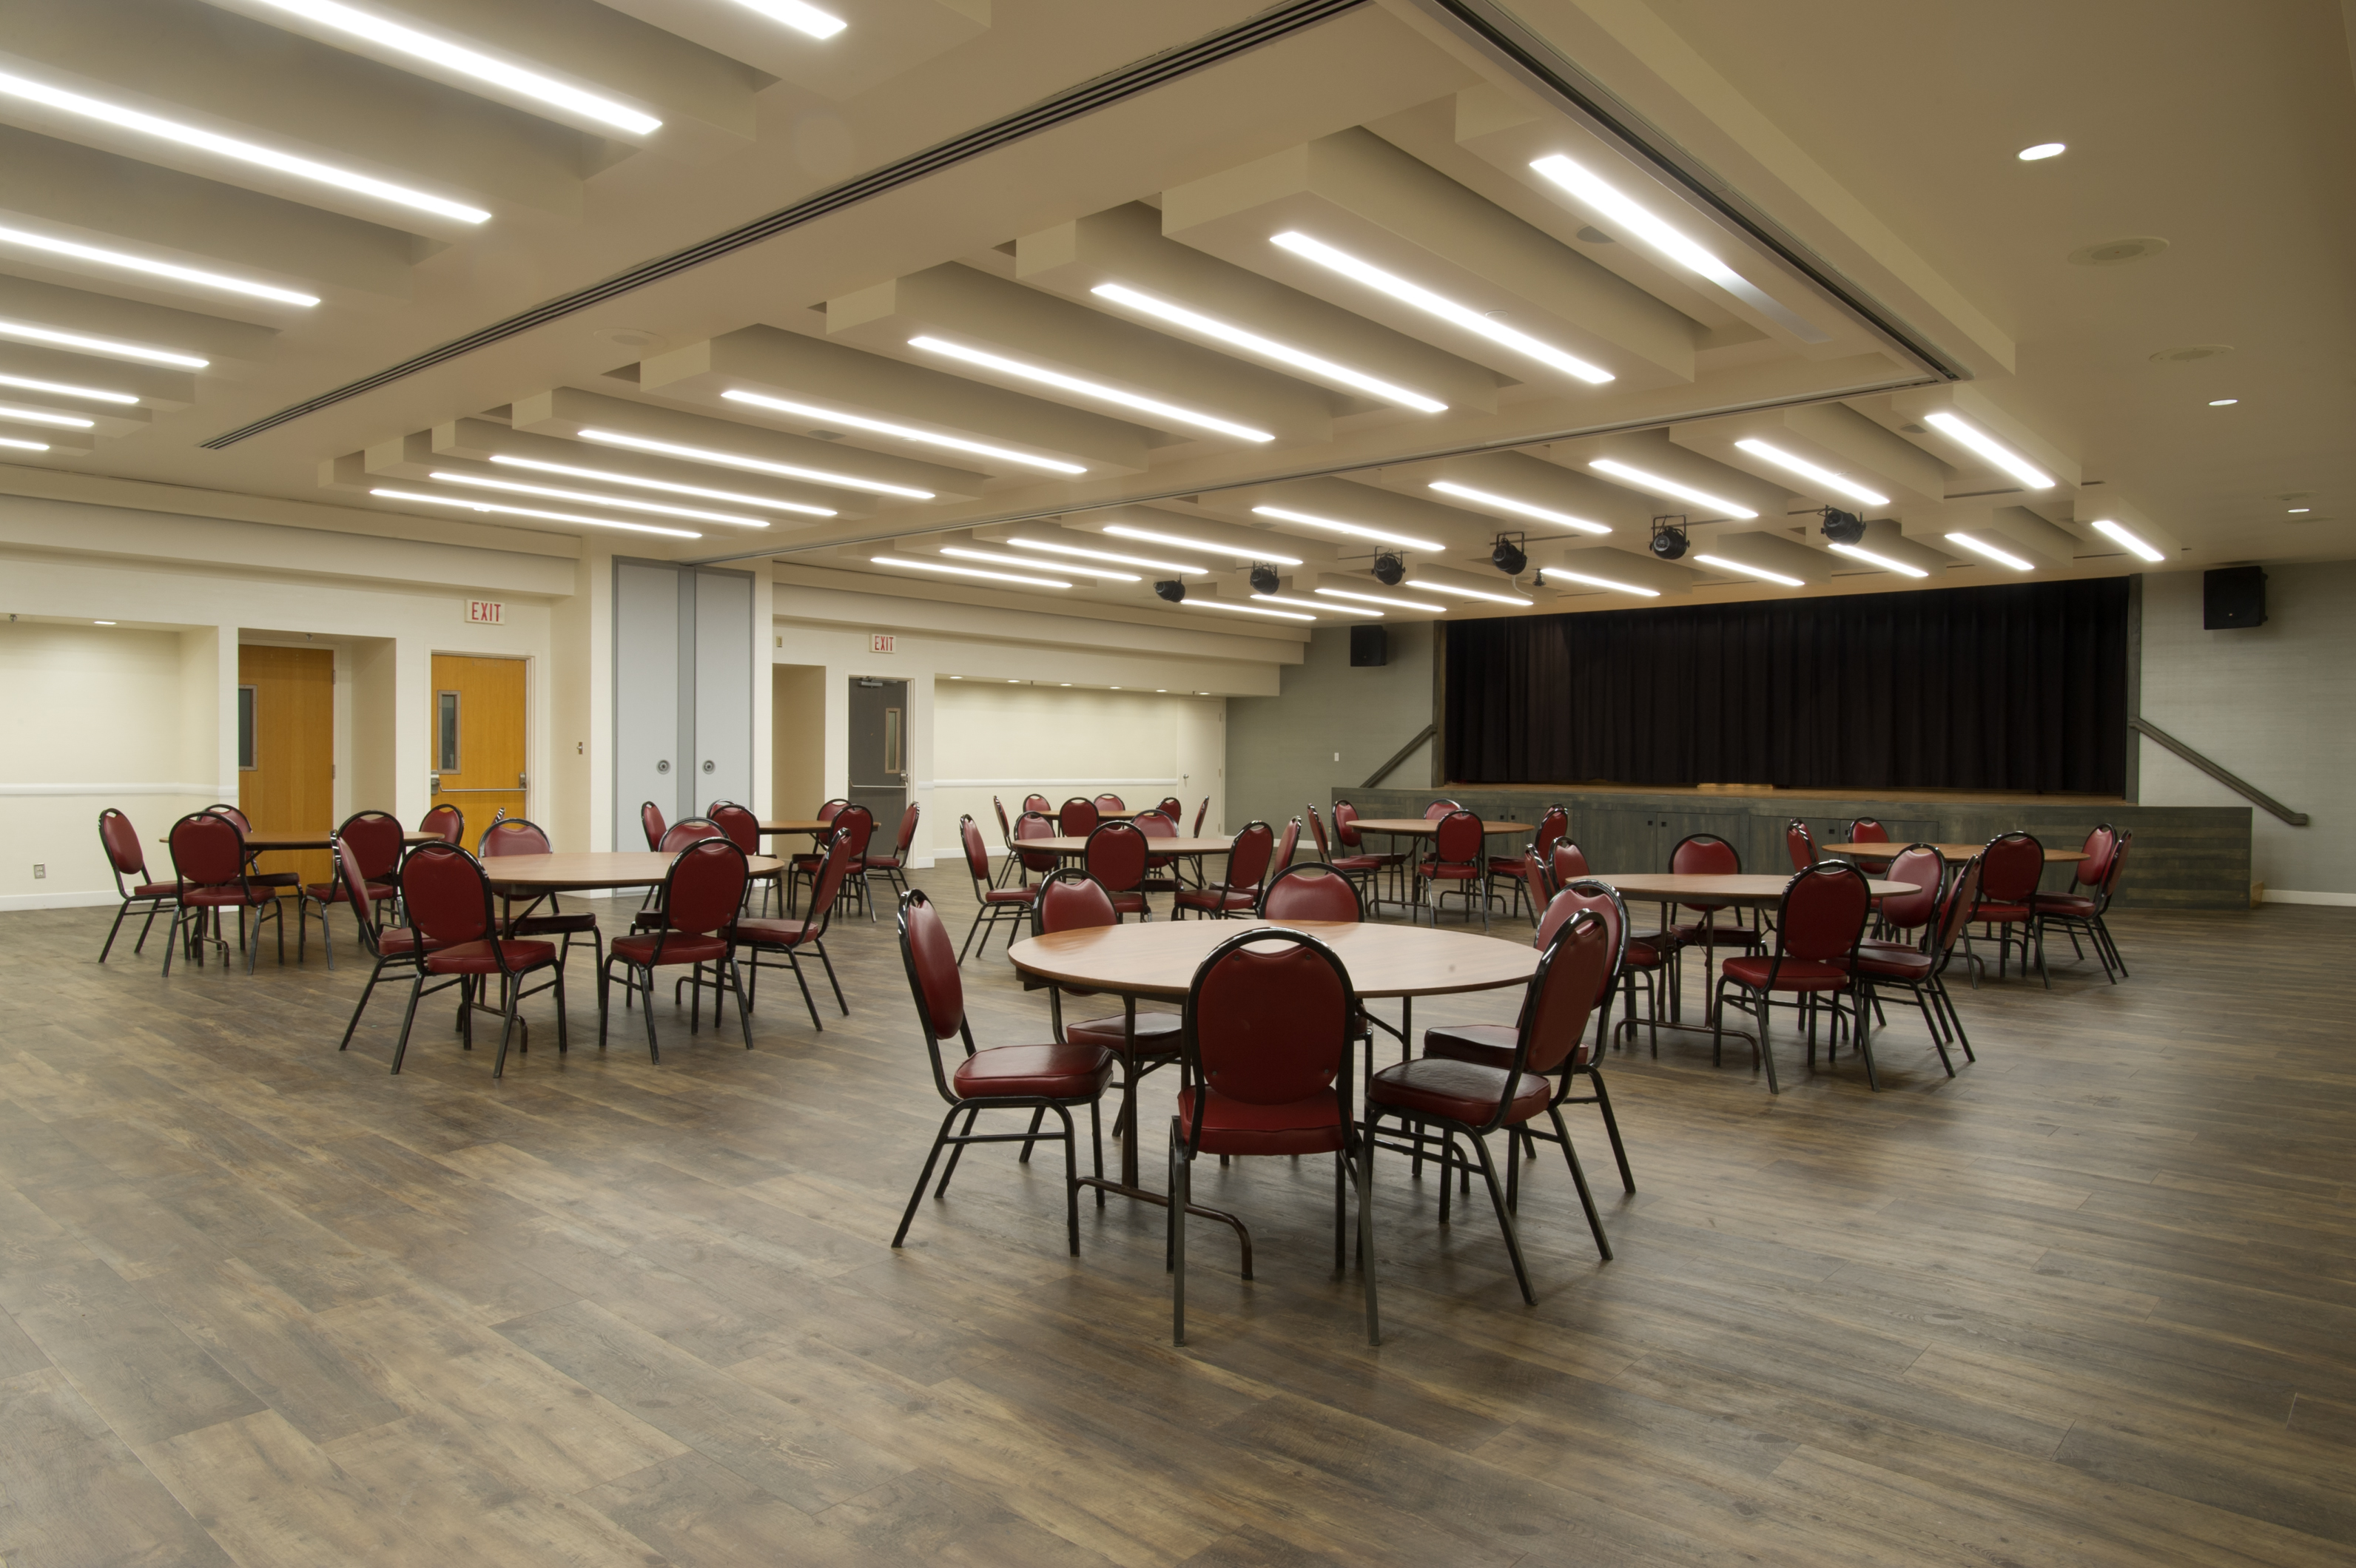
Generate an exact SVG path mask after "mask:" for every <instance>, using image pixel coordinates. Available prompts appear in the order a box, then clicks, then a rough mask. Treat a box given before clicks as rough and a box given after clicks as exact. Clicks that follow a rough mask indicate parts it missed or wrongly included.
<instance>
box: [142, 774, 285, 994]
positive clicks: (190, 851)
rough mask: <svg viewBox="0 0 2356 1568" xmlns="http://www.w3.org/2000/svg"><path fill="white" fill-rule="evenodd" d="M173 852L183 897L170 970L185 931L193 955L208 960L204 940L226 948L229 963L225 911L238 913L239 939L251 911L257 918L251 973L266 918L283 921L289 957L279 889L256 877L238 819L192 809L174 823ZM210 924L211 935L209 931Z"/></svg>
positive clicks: (170, 942) (171, 940)
mask: <svg viewBox="0 0 2356 1568" xmlns="http://www.w3.org/2000/svg"><path fill="white" fill-rule="evenodd" d="M167 842H168V843H170V845H171V850H172V875H173V879H174V881H175V882H176V883H177V885H178V887H179V897H178V898H177V901H176V903H175V905H174V908H173V913H172V929H171V931H170V933H169V935H168V938H167V940H166V944H165V947H164V972H165V974H166V975H167V976H168V975H169V974H170V973H171V972H172V953H173V950H175V949H177V947H179V945H180V943H181V940H182V933H183V932H186V933H187V937H188V938H189V939H190V940H192V941H193V943H194V946H193V947H192V949H191V951H190V956H191V957H192V958H193V959H195V961H197V962H198V963H202V962H203V961H204V944H205V943H206V942H208V941H209V942H211V943H212V944H213V945H214V946H215V947H218V948H219V949H220V950H221V962H222V963H223V964H224V965H226V964H227V963H228V962H229V943H228V942H227V941H225V940H222V939H221V936H220V912H221V911H222V910H223V909H235V910H236V911H237V929H238V940H240V942H241V943H243V942H244V939H245V913H246V911H247V910H249V909H251V910H252V911H253V912H254V916H253V940H252V942H251V943H250V944H246V949H245V972H246V973H248V974H252V972H253V961H254V959H255V958H256V957H257V956H258V955H259V954H260V953H261V951H262V920H263V919H265V918H269V919H275V920H276V921H277V922H278V959H279V961H280V962H282V963H284V961H285V960H286V918H285V915H284V912H283V911H282V910H281V908H280V907H279V902H278V890H277V888H276V887H274V886H269V885H266V884H263V883H262V882H259V881H257V880H255V878H254V876H253V875H252V862H253V857H252V855H250V854H247V853H246V850H245V834H244V832H243V831H242V830H241V829H240V828H239V827H238V825H237V822H236V820H235V819H233V818H232V817H230V816H229V815H228V814H227V813H225V812H222V811H192V812H190V813H189V814H188V815H187V816H185V817H182V818H181V819H180V820H179V821H178V822H174V823H173V824H172V832H171V836H170V838H169V840H168V841H167ZM208 921H209V922H210V926H211V932H212V934H211V935H210V936H207V935H206V929H207V922H208Z"/></svg>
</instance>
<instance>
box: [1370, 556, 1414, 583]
mask: <svg viewBox="0 0 2356 1568" xmlns="http://www.w3.org/2000/svg"><path fill="white" fill-rule="evenodd" d="M1374 573H1375V581H1376V582H1377V583H1380V584H1381V585H1383V586H1384V587H1386V588H1396V587H1398V585H1400V584H1401V583H1403V582H1405V581H1407V558H1406V557H1405V556H1402V555H1400V554H1399V553H1398V552H1397V551H1390V550H1387V551H1385V552H1383V553H1381V554H1379V555H1377V556H1376V557H1375V565H1374Z"/></svg>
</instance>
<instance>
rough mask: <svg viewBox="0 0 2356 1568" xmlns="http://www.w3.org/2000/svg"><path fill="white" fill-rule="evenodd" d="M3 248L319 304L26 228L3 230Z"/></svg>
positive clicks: (312, 297) (270, 287)
mask: <svg viewBox="0 0 2356 1568" xmlns="http://www.w3.org/2000/svg"><path fill="white" fill-rule="evenodd" d="M0 245H16V246H18V247H20V248H22V249H24V250H27V251H45V252H48V253H49V254H50V255H53V256H71V257H72V258H73V259H74V260H76V261H78V262H90V263H93V264H95V265H98V266H102V267H120V268H122V269H123V271H124V272H129V273H145V274H147V275H148V276H150V277H159V278H170V279H171V280H172V281H173V282H175V283H185V284H194V285H197V286H198V288H217V289H220V291H222V292H223V293H224V294H242V295H251V296H252V297H253V298H255V299H267V300H274V301H275V302H277V303H278V304H280V305H299V306H304V307H305V308H306V309H307V308H309V307H310V306H315V305H316V304H318V303H319V296H318V295H316V294H301V293H297V292H296V291H295V290H294V289H291V288H280V287H279V286H277V285H275V284H266V283H255V282H253V281H252V279H250V278H233V277H230V275H228V274H226V273H209V272H206V271H205V270H204V269H203V268H201V267H184V266H181V265H179V264H178V263H175V262H159V261H155V260H153V259H152V258H150V257H147V256H134V255H131V254H130V253H128V252H123V251H109V250H106V249H103V248H102V247H101V246H97V245H84V244H81V243H80V242H77V241H73V240H60V239H59V238H57V237H56V236H55V235H51V234H35V233H31V232H29V231H26V230H23V229H7V228H0Z"/></svg>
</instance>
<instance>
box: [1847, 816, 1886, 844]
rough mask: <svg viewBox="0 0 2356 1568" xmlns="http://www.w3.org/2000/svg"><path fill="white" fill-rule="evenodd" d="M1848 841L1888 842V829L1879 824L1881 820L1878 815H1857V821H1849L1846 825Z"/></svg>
mask: <svg viewBox="0 0 2356 1568" xmlns="http://www.w3.org/2000/svg"><path fill="white" fill-rule="evenodd" d="M1848 842H1849V843H1889V842H1890V830H1889V829H1888V828H1885V827H1883V826H1882V825H1881V821H1880V819H1879V818H1878V817H1859V818H1858V819H1857V821H1855V822H1851V823H1849V825H1848Z"/></svg>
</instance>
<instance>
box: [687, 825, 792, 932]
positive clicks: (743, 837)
mask: <svg viewBox="0 0 2356 1568" xmlns="http://www.w3.org/2000/svg"><path fill="white" fill-rule="evenodd" d="M703 814H704V815H705V816H707V817H709V818H711V819H712V826H713V827H715V828H718V829H719V830H720V836H721V837H723V838H724V839H726V840H727V841H728V842H729V843H733V844H734V845H735V846H736V847H737V848H738V849H741V850H743V851H744V858H745V859H746V860H750V859H752V858H753V857H754V856H755V855H757V854H760V853H761V818H760V816H759V814H758V813H757V812H755V811H754V810H753V808H751V807H750V806H740V805H738V804H737V803H736V802H735V801H734V800H714V801H712V804H710V805H709V806H706V807H705V808H704V809H703ZM781 875H784V872H783V869H782V868H780V869H779V870H778V871H776V872H775V873H772V874H770V875H765V876H758V877H755V878H754V879H753V882H757V883H759V884H760V886H761V908H763V909H764V910H766V909H767V908H768V901H769V893H770V890H771V889H773V888H774V887H776V883H777V878H778V877H779V876H781ZM753 882H748V883H746V884H745V886H744V911H745V913H747V914H750V913H751V912H752V908H753Z"/></svg>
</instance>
